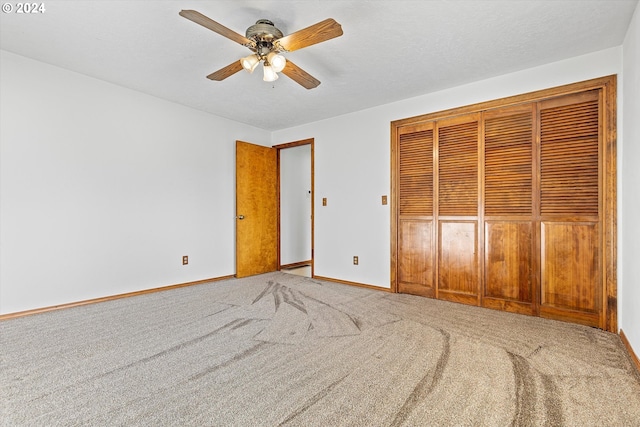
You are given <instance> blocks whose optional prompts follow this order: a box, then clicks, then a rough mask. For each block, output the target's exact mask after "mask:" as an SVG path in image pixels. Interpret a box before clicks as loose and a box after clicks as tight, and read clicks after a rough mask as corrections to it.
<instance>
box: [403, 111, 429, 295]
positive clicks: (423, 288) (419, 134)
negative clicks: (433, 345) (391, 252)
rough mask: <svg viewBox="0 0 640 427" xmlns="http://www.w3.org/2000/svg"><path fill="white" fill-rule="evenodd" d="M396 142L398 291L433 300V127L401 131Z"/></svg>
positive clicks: (415, 127)
mask: <svg viewBox="0 0 640 427" xmlns="http://www.w3.org/2000/svg"><path fill="white" fill-rule="evenodd" d="M398 139H399V147H398V151H397V153H398V154H397V156H396V157H395V161H396V162H397V165H396V168H395V169H396V171H397V174H398V178H397V182H398V197H397V200H398V203H397V204H398V236H397V238H398V240H397V247H398V285H397V286H398V291H399V292H406V293H410V294H414V295H422V296H427V297H435V286H434V272H435V270H434V262H435V261H434V260H435V256H434V247H435V246H434V244H433V242H434V235H435V233H434V229H433V223H434V221H433V212H434V209H433V204H434V191H433V182H434V181H433V180H434V175H433V174H434V169H433V158H434V155H433V143H434V124H433V122H432V123H426V124H423V125H419V126H411V127H407V128H403V129H401V130H400V131H399V135H398ZM394 200H395V199H394Z"/></svg>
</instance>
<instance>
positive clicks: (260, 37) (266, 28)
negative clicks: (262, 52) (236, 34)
mask: <svg viewBox="0 0 640 427" xmlns="http://www.w3.org/2000/svg"><path fill="white" fill-rule="evenodd" d="M246 35H247V38H248V39H251V40H253V41H255V42H256V43H257V42H259V41H266V42H272V41H274V40H278V39H279V38H282V31H280V30H279V29H277V28H276V27H275V25H273V22H271V21H269V20H268V19H258V20H257V21H256V23H255V25H252V26H250V27H249V28H247V33H246Z"/></svg>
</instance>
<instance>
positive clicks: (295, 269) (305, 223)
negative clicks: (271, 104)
mask: <svg viewBox="0 0 640 427" xmlns="http://www.w3.org/2000/svg"><path fill="white" fill-rule="evenodd" d="M274 148H276V149H278V195H279V197H278V199H279V216H278V218H279V221H278V231H279V239H278V240H279V247H278V253H279V257H278V258H279V269H280V270H282V271H284V272H287V273H291V274H298V275H302V276H307V277H313V199H314V197H313V139H306V140H302V141H295V142H291V143H288V144H281V145H276V146H274Z"/></svg>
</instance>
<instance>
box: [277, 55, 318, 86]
mask: <svg viewBox="0 0 640 427" xmlns="http://www.w3.org/2000/svg"><path fill="white" fill-rule="evenodd" d="M282 74H284V75H285V76H287V77H289V78H290V79H291V80H293V81H295V82H296V83H298V84H300V85H302V86H304V87H305V88H307V89H313V88H314V87H317V86H318V85H319V84H320V80H318V79H316V78H315V77H313V76H312V75H311V74H309V73H307V72H306V71H305V70H303V69H302V68H300V67H298V66H297V65H296V64H294V63H293V62H291V61H289V60H288V59H287V65H285V67H284V69H283V70H282Z"/></svg>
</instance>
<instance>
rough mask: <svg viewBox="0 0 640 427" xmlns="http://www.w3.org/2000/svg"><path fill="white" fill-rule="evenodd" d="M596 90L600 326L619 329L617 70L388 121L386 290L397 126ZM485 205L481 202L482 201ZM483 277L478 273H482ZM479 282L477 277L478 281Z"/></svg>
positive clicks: (394, 257) (394, 246) (394, 238)
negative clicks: (598, 101)
mask: <svg viewBox="0 0 640 427" xmlns="http://www.w3.org/2000/svg"><path fill="white" fill-rule="evenodd" d="M594 89H597V90H601V96H602V99H603V102H602V108H601V115H602V127H601V131H602V137H603V139H602V147H601V150H602V168H603V173H602V179H601V182H600V185H601V186H602V198H601V203H602V207H603V212H602V217H603V219H602V228H603V230H602V233H603V237H602V242H601V243H602V245H601V248H600V253H599V255H600V257H601V263H602V268H603V271H602V272H603V274H602V277H601V278H599V280H601V281H602V312H601V316H600V325H599V327H600V328H601V329H604V330H606V331H609V332H614V333H617V332H618V318H617V294H618V288H617V205H616V203H617V187H616V186H617V175H616V174H617V158H616V156H617V110H616V102H617V76H616V75H610V76H605V77H599V78H595V79H591V80H586V81H582V82H577V83H573V84H568V85H564V86H558V87H553V88H549V89H543V90H539V91H535V92H530V93H526V94H521V95H515V96H511V97H506V98H501V99H496V100H492V101H487V102H482V103H478V104H473V105H467V106H463V107H459V108H453V109H449V110H444V111H439V112H434V113H429V114H424V115H420V116H415V117H409V118H406V119H401V120H395V121H392V122H391V126H390V127H391V129H390V130H391V132H390V134H391V200H390V202H391V274H390V275H391V277H390V279H391V290H392V292H398V281H397V273H398V270H397V263H398V213H399V209H398V207H399V206H398V204H399V200H398V160H399V146H398V130H399V128H401V127H403V126H412V125H417V124H420V123H424V122H429V121H434V120H438V119H443V118H448V117H453V116H459V115H463V114H469V113H474V112H482V111H485V110H489V109H494V108H499V107H506V106H512V105H518V104H524V103H530V102H537V101H542V100H545V99H549V98H552V97H556V96H560V95H568V94H572V93H578V92H583V91H587V90H594ZM483 208H484V206H483ZM481 280H482V278H481ZM480 286H482V283H481V284H480Z"/></svg>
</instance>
